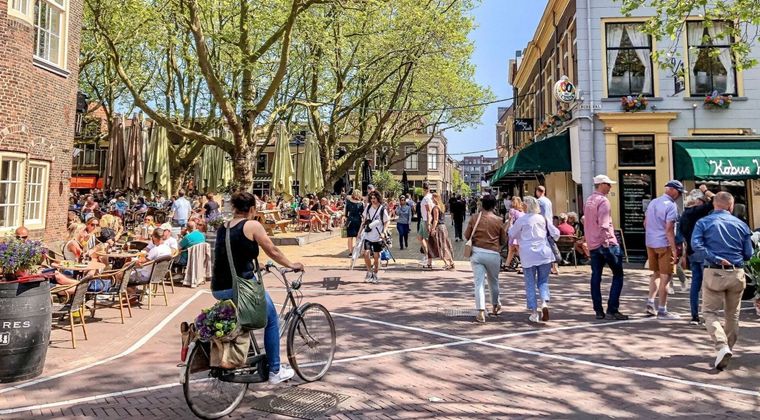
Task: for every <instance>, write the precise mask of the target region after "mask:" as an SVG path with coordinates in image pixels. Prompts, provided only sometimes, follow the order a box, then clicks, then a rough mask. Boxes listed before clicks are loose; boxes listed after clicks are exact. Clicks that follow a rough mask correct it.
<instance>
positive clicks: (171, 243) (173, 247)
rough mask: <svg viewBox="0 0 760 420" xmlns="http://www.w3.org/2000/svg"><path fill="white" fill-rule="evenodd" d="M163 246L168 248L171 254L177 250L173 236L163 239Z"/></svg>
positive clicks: (177, 245)
mask: <svg viewBox="0 0 760 420" xmlns="http://www.w3.org/2000/svg"><path fill="white" fill-rule="evenodd" d="M164 245H166V246H168V247H169V249H171V250H172V252H176V251H177V250H179V243H178V242H177V240H176V239H175V238H174V236H170V237H169V239H164Z"/></svg>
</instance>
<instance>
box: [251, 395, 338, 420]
mask: <svg viewBox="0 0 760 420" xmlns="http://www.w3.org/2000/svg"><path fill="white" fill-rule="evenodd" d="M347 399H348V395H342V394H336V393H333V392H325V391H314V390H311V389H300V388H290V389H288V390H287V391H285V392H283V393H280V394H278V395H267V396H264V397H261V398H257V399H256V400H255V401H253V404H252V408H253V409H254V410H259V411H266V412H267V413H272V414H280V415H283V416H288V417H296V418H299V419H314V418H317V417H320V416H324V415H325V414H327V412H329V411H330V410H332V409H334V408H336V407H338V405H339V404H340V403H342V402H344V401H346V400H347Z"/></svg>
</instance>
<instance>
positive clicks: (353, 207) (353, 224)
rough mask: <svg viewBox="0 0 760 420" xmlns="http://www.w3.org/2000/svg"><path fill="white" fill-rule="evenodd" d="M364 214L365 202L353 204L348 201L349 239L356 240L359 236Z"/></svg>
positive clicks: (347, 227)
mask: <svg viewBox="0 0 760 420" xmlns="http://www.w3.org/2000/svg"><path fill="white" fill-rule="evenodd" d="M363 213H364V203H363V202H358V203H356V202H353V201H351V200H346V234H347V235H348V237H349V238H354V237H356V235H358V234H359V229H361V227H362V214H363Z"/></svg>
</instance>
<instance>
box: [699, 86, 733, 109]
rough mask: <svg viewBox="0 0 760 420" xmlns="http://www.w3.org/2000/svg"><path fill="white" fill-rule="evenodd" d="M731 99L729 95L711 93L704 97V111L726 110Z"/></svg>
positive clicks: (716, 92)
mask: <svg viewBox="0 0 760 420" xmlns="http://www.w3.org/2000/svg"><path fill="white" fill-rule="evenodd" d="M732 100H733V97H732V96H731V95H720V94H718V91H715V90H714V91H713V92H712V93H711V94H709V95H707V96H705V104H704V107H705V109H728V107H729V106H731V101H732Z"/></svg>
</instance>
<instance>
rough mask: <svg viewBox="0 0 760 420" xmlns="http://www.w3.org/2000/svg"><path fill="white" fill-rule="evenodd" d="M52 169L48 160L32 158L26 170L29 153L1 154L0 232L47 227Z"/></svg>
mask: <svg viewBox="0 0 760 420" xmlns="http://www.w3.org/2000/svg"><path fill="white" fill-rule="evenodd" d="M49 172H50V166H49V165H48V164H47V163H45V162H38V161H32V162H30V163H29V169H28V173H26V157H25V156H23V155H19V154H0V231H1V230H10V229H14V228H16V227H17V226H20V225H21V224H22V223H23V224H24V225H25V226H29V227H38V228H43V227H44V226H45V213H46V212H47V194H48V176H49ZM24 176H26V179H25V178H24Z"/></svg>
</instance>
